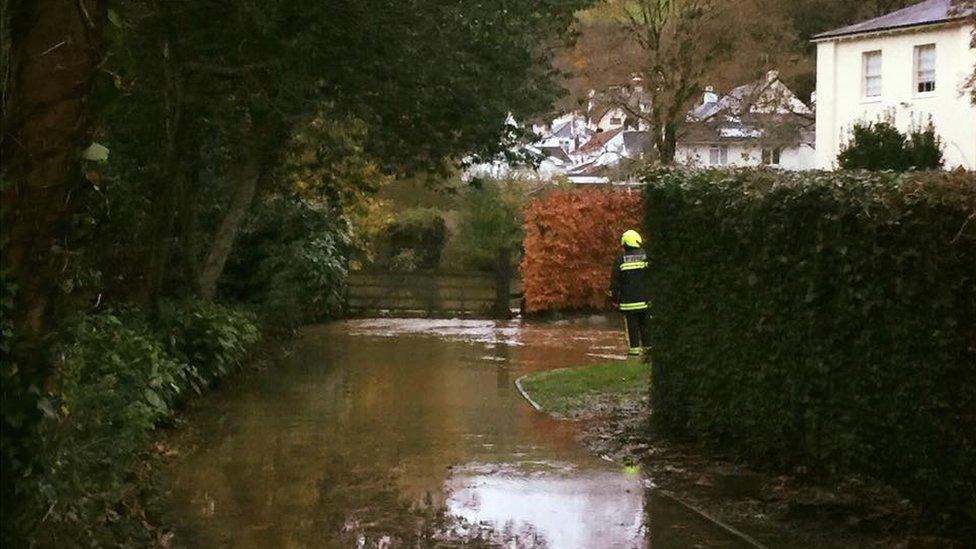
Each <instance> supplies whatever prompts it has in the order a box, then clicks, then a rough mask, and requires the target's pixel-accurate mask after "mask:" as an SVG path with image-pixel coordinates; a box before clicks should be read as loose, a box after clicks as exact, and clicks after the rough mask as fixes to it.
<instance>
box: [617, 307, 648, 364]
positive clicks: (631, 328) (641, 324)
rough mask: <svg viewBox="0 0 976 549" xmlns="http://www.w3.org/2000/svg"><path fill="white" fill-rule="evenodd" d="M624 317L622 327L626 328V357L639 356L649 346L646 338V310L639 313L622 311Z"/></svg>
mask: <svg viewBox="0 0 976 549" xmlns="http://www.w3.org/2000/svg"><path fill="white" fill-rule="evenodd" d="M622 312H623V315H624V325H625V326H626V327H627V328H626V329H627V344H628V347H629V349H627V354H628V355H639V354H640V353H641V352H642V350H643V349H644V347H649V346H650V344H651V343H650V339H649V338H648V336H647V325H648V324H649V322H648V316H647V309H644V310H641V311H622Z"/></svg>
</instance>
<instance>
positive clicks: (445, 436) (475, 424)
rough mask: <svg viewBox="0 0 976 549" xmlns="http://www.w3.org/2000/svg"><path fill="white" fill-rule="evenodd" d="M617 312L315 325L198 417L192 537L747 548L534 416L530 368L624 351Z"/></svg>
mask: <svg viewBox="0 0 976 549" xmlns="http://www.w3.org/2000/svg"><path fill="white" fill-rule="evenodd" d="M624 349H625V345H624V343H623V341H622V336H621V334H620V331H619V329H618V328H617V327H616V326H615V325H613V323H612V321H608V320H607V319H603V318H599V317H596V318H588V319H580V320H576V321H565V322H562V323H555V324H554V323H547V324H534V323H524V322H520V321H508V322H495V321H474V320H469V321H462V320H417V319H415V320H402V319H401V320H394V319H390V320H355V321H347V322H337V323H333V324H328V325H323V326H313V327H309V328H307V329H305V330H304V331H303V332H302V335H301V339H300V341H299V342H298V343H297V345H296V347H295V349H294V351H293V352H292V353H291V354H290V355H289V356H288V357H287V358H285V359H283V360H281V362H280V363H278V364H275V365H274V366H273V367H271V368H269V369H268V370H267V371H265V372H262V373H260V374H255V375H253V376H251V377H250V378H249V379H247V380H246V381H244V382H243V383H241V384H239V385H237V386H234V387H229V388H227V389H225V390H222V391H219V392H217V393H216V394H214V395H212V396H209V397H207V398H205V399H203V400H202V401H201V402H200V403H199V404H198V405H197V406H195V407H194V409H193V410H191V411H190V412H189V413H188V420H189V425H190V427H189V429H188V431H189V433H190V434H188V435H187V437H188V438H189V439H190V441H191V442H188V443H187V447H188V448H189V449H188V450H187V451H186V452H185V453H184V454H183V455H182V456H180V457H179V458H178V459H177V460H176V462H175V463H174V465H173V466H172V467H171V469H170V470H169V471H168V482H169V484H170V486H171V490H170V496H169V507H170V508H171V514H172V515H173V518H174V521H175V522H176V524H177V531H176V537H175V539H174V542H173V545H176V546H181V547H262V548H263V547H402V546H408V547H429V546H448V547H454V546H458V545H471V546H503V547H551V548H612V547H653V548H658V549H659V548H669V547H696V546H697V547H737V546H739V545H738V544H737V542H736V540H734V539H731V538H729V537H728V536H727V535H726V534H725V533H724V532H722V531H721V530H719V529H717V528H715V527H714V526H712V525H711V524H709V523H707V522H706V521H704V520H702V519H701V518H699V517H697V516H695V515H694V514H692V513H690V512H688V511H686V510H684V509H683V508H681V507H679V506H677V505H675V504H673V503H671V502H670V501H669V500H666V499H663V498H661V497H659V496H657V495H655V493H654V492H653V491H651V490H649V489H647V488H646V486H647V485H648V479H644V478H642V477H641V475H640V473H639V472H635V471H633V470H627V469H625V468H623V467H621V466H619V465H616V464H613V463H609V462H606V461H603V460H601V459H599V458H598V457H594V456H592V455H590V454H588V453H587V452H586V451H585V450H584V449H583V448H582V447H581V446H580V445H579V443H578V442H577V441H576V438H575V435H576V433H575V431H574V429H575V426H574V425H573V424H572V423H570V422H564V421H557V420H554V419H551V418H549V417H548V416H546V415H544V414H540V413H538V412H536V411H535V410H533V409H532V408H531V407H530V406H529V405H528V404H527V403H526V402H525V401H524V400H523V399H522V398H521V396H520V395H519V394H518V391H517V390H516V388H515V386H514V380H515V379H516V378H517V377H519V376H521V375H523V374H524V373H526V372H531V371H537V370H547V369H553V368H563V367H569V366H577V365H582V364H587V363H592V362H597V361H601V360H607V359H619V358H623V356H622V352H623V351H624Z"/></svg>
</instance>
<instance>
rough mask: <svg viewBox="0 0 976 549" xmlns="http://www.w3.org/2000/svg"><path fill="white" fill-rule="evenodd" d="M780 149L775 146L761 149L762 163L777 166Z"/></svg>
mask: <svg viewBox="0 0 976 549" xmlns="http://www.w3.org/2000/svg"><path fill="white" fill-rule="evenodd" d="M780 152H782V149H780V148H779V147H776V148H775V149H763V150H762V163H763V164H767V165H772V166H779V155H780Z"/></svg>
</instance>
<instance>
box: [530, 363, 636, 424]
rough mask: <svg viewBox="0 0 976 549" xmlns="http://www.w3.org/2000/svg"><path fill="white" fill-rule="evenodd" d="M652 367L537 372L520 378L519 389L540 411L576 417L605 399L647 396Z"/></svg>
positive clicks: (610, 365)
mask: <svg viewBox="0 0 976 549" xmlns="http://www.w3.org/2000/svg"><path fill="white" fill-rule="evenodd" d="M650 383H651V368H650V365H648V364H647V363H646V362H643V361H638V360H627V361H615V362H607V363H602V364H594V365H590V366H581V367H579V368H566V369H561V370H550V371H548V372H537V373H534V374H529V375H527V376H525V377H523V378H522V379H521V386H522V389H523V390H524V391H525V392H526V393H527V394H528V395H529V397H530V398H531V399H532V400H534V401H535V402H536V403H538V404H539V406H541V407H542V409H543V411H545V412H548V413H551V414H555V415H560V416H577V415H581V414H584V413H586V412H588V411H591V409H592V408H593V406H594V405H595V404H597V403H600V402H603V401H605V400H606V399H614V400H623V399H626V400H630V399H639V398H641V397H643V396H645V395H647V391H648V389H649V387H650Z"/></svg>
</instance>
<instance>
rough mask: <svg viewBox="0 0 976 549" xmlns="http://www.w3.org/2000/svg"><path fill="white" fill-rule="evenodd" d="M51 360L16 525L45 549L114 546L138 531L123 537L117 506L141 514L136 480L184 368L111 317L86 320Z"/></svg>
mask: <svg viewBox="0 0 976 549" xmlns="http://www.w3.org/2000/svg"><path fill="white" fill-rule="evenodd" d="M54 356H56V357H57V360H56V369H55V371H56V375H55V377H54V378H53V380H52V387H51V388H50V390H49V391H47V392H46V393H45V394H44V395H43V396H42V397H41V398H40V400H39V407H40V408H41V410H43V412H44V416H45V417H44V419H43V420H42V422H41V423H40V425H39V427H38V432H37V433H36V436H35V439H36V440H37V441H38V450H37V451H38V455H37V456H35V463H34V464H33V467H32V468H31V469H29V473H28V476H27V478H25V479H24V481H23V483H22V494H21V496H22V497H25V498H26V499H27V501H28V503H27V508H26V509H25V515H24V516H23V517H21V520H22V523H21V524H19V525H18V526H19V527H20V528H24V529H25V531H26V532H31V534H29V536H28V537H30V538H32V539H33V540H34V541H35V542H36V543H38V544H40V545H42V546H51V547H57V546H64V545H78V546H98V545H111V544H114V543H115V542H116V541H119V540H116V537H117V536H122V537H123V538H126V537H128V535H130V534H131V533H132V532H138V531H139V529H138V528H129V529H128V531H126V530H124V527H125V523H124V521H122V520H121V518H122V517H120V513H121V508H126V509H133V507H136V508H137V507H138V498H137V497H136V494H137V493H138V490H139V489H140V487H139V485H138V481H137V480H136V479H134V478H133V475H136V474H137V469H138V465H139V463H140V461H141V460H142V459H143V453H144V450H145V446H146V444H147V443H148V441H149V437H150V434H151V432H152V430H153V428H154V426H155V425H156V423H157V422H158V421H160V420H161V419H162V418H164V417H166V416H168V415H169V414H170V413H171V411H172V404H173V403H174V401H175V400H176V398H177V397H178V395H179V393H180V391H181V390H183V387H185V383H184V382H183V380H184V379H185V375H184V365H183V364H181V363H180V362H178V361H177V360H174V359H173V358H172V357H171V356H169V355H168V354H167V353H166V351H165V349H164V348H163V346H162V345H161V343H160V342H159V341H158V340H156V338H155V337H154V336H153V334H152V333H151V332H149V331H147V330H145V329H144V327H143V326H142V325H141V322H138V321H134V320H133V319H131V318H126V317H124V316H117V315H116V314H113V313H103V314H98V315H93V316H88V317H83V318H80V319H79V320H78V321H77V322H75V323H74V324H73V325H71V326H70V327H69V328H67V329H66V330H65V331H64V333H63V334H62V336H61V343H60V344H59V345H58V346H57V348H56V349H55V352H54ZM133 510H135V511H136V512H138V510H137V509H133ZM120 529H122V530H121V531H120Z"/></svg>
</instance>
